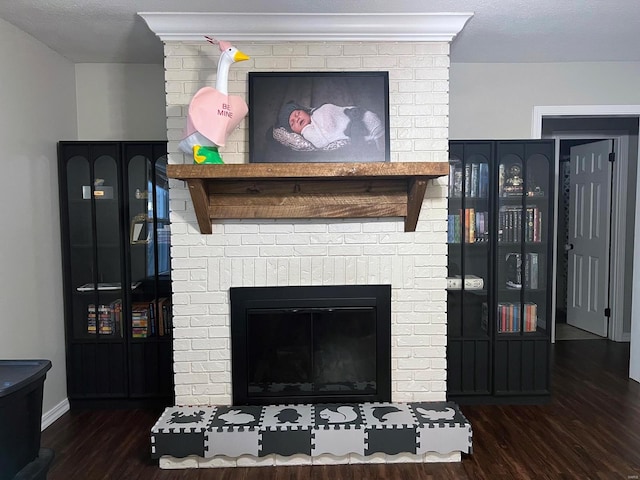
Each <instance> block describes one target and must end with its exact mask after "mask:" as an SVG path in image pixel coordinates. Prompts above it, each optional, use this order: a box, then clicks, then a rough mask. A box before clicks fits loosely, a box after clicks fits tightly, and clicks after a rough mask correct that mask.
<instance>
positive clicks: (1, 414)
mask: <svg viewBox="0 0 640 480" xmlns="http://www.w3.org/2000/svg"><path fill="white" fill-rule="evenodd" d="M50 368H51V362H50V361H49V360H0V480H13V479H14V478H15V477H16V475H17V474H18V473H19V472H20V471H21V470H22V469H24V468H25V467H27V466H28V465H29V464H31V463H32V462H34V461H36V460H37V458H38V454H39V451H40V425H41V422H42V392H43V388H44V380H45V377H46V376H47V371H49V369H50ZM45 475H46V472H45Z"/></svg>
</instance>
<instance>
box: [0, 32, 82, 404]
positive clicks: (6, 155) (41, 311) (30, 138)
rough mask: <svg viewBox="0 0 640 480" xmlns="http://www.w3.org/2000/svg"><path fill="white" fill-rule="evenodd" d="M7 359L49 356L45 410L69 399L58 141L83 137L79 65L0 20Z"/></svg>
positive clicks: (3, 338)
mask: <svg viewBox="0 0 640 480" xmlns="http://www.w3.org/2000/svg"><path fill="white" fill-rule="evenodd" d="M0 65H2V74H1V78H2V79H1V80H0V105H2V109H1V110H0V126H1V128H0V145H2V156H1V160H0V163H1V164H2V167H3V168H2V170H3V175H2V176H1V177H0V205H2V210H1V212H2V213H0V219H1V220H0V223H1V224H2V242H1V244H0V245H1V246H0V312H2V313H1V315H0V358H2V359H28V358H45V359H49V360H51V362H52V363H53V367H52V369H51V370H50V371H49V372H48V374H47V379H46V381H45V389H44V402H43V411H44V412H46V411H48V410H50V409H52V408H53V407H54V406H57V405H59V404H60V403H61V402H63V401H64V400H65V399H66V397H67V393H66V392H67V388H66V375H65V346H64V325H63V305H62V268H61V252H60V219H59V213H58V180H57V178H58V173H57V163H56V162H57V160H56V159H57V152H56V142H57V141H58V139H60V138H70V139H74V138H75V136H76V129H77V127H76V98H75V77H74V67H73V64H72V63H71V62H69V61H68V60H66V59H65V58H63V57H61V56H60V55H58V54H56V53H54V52H53V51H52V50H50V49H48V48H47V47H45V46H44V45H43V44H41V43H40V42H38V41H37V40H35V39H34V38H33V37H31V36H29V35H27V34H25V33H24V32H22V31H21V30H18V29H17V28H15V27H14V26H13V25H11V24H9V23H7V22H5V21H4V20H0Z"/></svg>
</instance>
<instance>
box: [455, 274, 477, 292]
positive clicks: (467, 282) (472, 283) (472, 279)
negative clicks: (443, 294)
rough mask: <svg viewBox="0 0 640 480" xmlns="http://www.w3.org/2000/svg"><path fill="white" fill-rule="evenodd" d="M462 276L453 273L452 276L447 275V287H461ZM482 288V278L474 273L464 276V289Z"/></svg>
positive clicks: (458, 288)
mask: <svg viewBox="0 0 640 480" xmlns="http://www.w3.org/2000/svg"><path fill="white" fill-rule="evenodd" d="M462 284H463V282H462V277H461V276H460V275H454V276H453V277H447V288H448V289H450V290H460V289H462ZM483 288H484V279H483V278H482V277H478V276H476V275H465V276H464V289H465V290H482V289H483Z"/></svg>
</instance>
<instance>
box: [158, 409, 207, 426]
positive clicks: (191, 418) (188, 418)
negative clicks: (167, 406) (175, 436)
mask: <svg viewBox="0 0 640 480" xmlns="http://www.w3.org/2000/svg"><path fill="white" fill-rule="evenodd" d="M202 420H204V412H203V411H202V410H200V411H199V412H195V413H194V414H193V415H185V414H184V412H173V413H172V414H171V418H170V419H169V420H168V421H167V423H200V422H201V421H202Z"/></svg>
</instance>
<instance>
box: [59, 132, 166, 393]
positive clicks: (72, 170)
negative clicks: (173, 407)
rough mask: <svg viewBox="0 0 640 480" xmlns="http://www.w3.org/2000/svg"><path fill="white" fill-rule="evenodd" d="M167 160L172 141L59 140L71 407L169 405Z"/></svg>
mask: <svg viewBox="0 0 640 480" xmlns="http://www.w3.org/2000/svg"><path fill="white" fill-rule="evenodd" d="M166 167H167V157H166V142H108V141H105V142H59V144H58V171H59V183H60V208H61V212H60V213H61V225H62V229H61V231H62V248H63V263H64V296H65V302H64V303H65V324H66V342H67V383H68V395H69V399H70V401H71V403H72V405H74V404H81V403H82V402H86V403H88V404H91V403H92V402H94V403H96V404H97V402H101V401H109V400H113V401H118V402H121V403H126V402H127V401H128V400H138V399H149V400H158V401H159V402H160V403H163V402H164V403H172V398H173V372H172V369H173V365H172V345H171V279H170V264H169V263H170V252H169V247H170V245H169V239H170V235H169V221H168V216H169V214H168V211H169V206H168V201H169V199H168V180H167V175H166ZM100 404H101V405H102V404H103V403H100Z"/></svg>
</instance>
